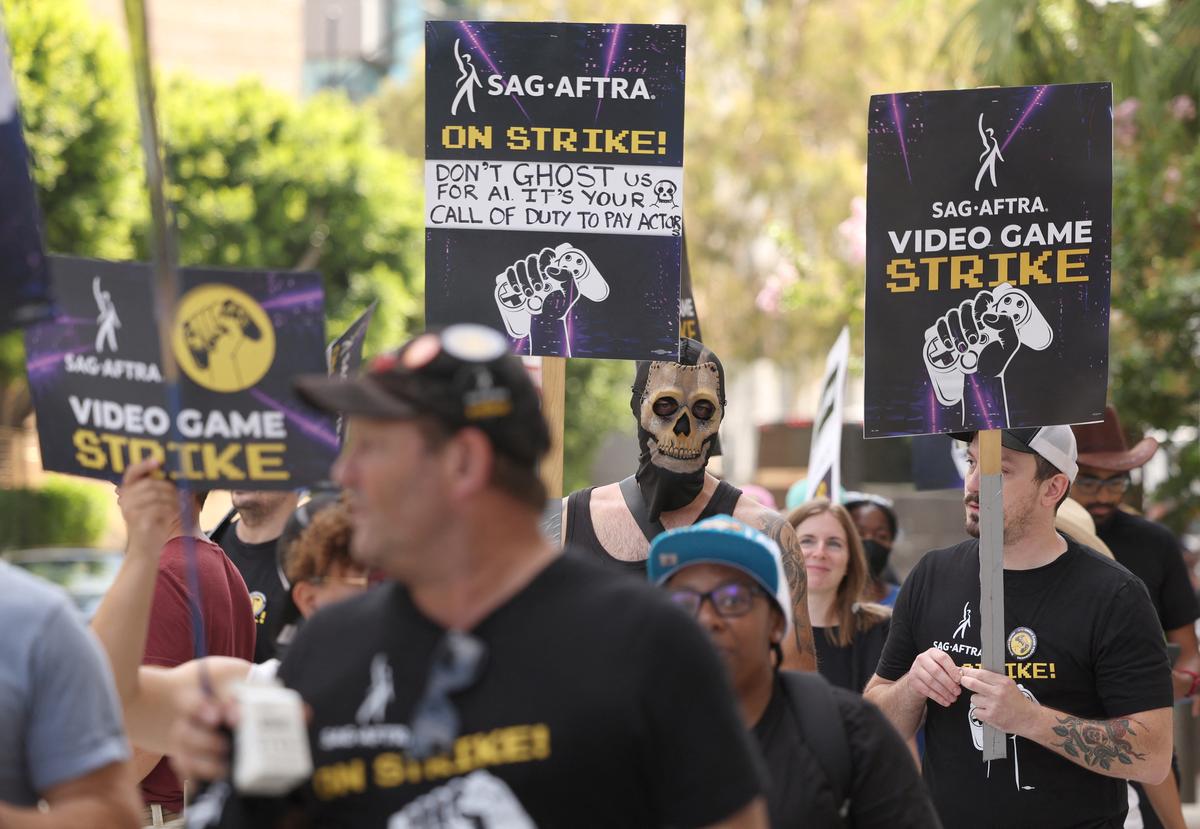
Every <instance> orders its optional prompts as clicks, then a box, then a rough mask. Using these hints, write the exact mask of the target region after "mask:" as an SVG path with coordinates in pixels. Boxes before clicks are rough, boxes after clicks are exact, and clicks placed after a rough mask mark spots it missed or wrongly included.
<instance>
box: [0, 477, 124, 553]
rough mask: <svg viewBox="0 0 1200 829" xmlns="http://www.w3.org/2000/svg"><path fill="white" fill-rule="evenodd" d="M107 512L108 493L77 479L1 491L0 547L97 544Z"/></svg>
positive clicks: (3, 548) (91, 545)
mask: <svg viewBox="0 0 1200 829" xmlns="http://www.w3.org/2000/svg"><path fill="white" fill-rule="evenodd" d="M107 514H108V498H107V497H106V496H105V494H104V493H103V492H102V491H100V490H97V489H96V488H95V487H91V486H87V485H86V484H80V483H75V482H74V481H57V480H56V481H50V482H49V483H47V484H46V485H45V486H44V487H42V488H41V489H5V490H0V550H9V549H23V548H26V547H55V546H64V547H94V546H95V545H96V544H97V542H98V541H99V540H100V536H101V534H102V533H103V532H104V528H105V525H106V522H107Z"/></svg>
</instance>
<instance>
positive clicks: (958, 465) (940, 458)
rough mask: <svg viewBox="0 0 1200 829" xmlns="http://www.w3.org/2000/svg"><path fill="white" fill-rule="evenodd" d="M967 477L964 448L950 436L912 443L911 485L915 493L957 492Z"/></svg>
mask: <svg viewBox="0 0 1200 829" xmlns="http://www.w3.org/2000/svg"><path fill="white" fill-rule="evenodd" d="M966 474H967V444H966V443H964V442H962V441H959V440H954V439H953V438H951V437H950V436H949V435H917V436H916V437H914V438H913V439H912V482H913V485H914V486H915V487H916V489H917V491H918V492H924V491H926V490H931V489H959V490H961V489H962V487H963V479H964V478H965V477H966Z"/></svg>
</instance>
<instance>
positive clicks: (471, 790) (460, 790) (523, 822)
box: [388, 771, 536, 829]
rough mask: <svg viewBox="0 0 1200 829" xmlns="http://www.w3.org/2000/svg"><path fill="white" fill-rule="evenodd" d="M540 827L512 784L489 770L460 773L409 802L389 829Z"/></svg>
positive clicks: (394, 816)
mask: <svg viewBox="0 0 1200 829" xmlns="http://www.w3.org/2000/svg"><path fill="white" fill-rule="evenodd" d="M446 826H478V827H481V829H536V824H535V823H534V822H533V820H532V819H531V818H530V817H529V814H528V813H527V812H526V811H525V809H524V807H523V806H522V805H521V801H519V800H518V799H517V796H516V795H515V794H513V791H512V789H510V788H509V787H508V784H507V783H505V782H504V781H503V780H501V779H500V778H499V777H496V776H495V775H492V774H489V773H488V772H486V771H476V772H472V773H471V774H468V775H467V776H466V777H456V778H454V779H453V780H451V781H450V782H449V783H446V784H445V785H444V786H439V787H438V788H436V789H434V790H433V791H431V792H429V793H428V794H425V795H422V796H421V797H418V798H417V799H416V800H414V801H413V802H412V803H409V804H408V805H407V806H405V807H404V808H403V809H401V810H400V811H399V812H396V814H394V815H392V817H391V820H389V821H388V829H441V827H446Z"/></svg>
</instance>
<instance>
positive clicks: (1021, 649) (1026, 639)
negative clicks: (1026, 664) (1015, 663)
mask: <svg viewBox="0 0 1200 829" xmlns="http://www.w3.org/2000/svg"><path fill="white" fill-rule="evenodd" d="M1036 648H1037V634H1036V633H1034V632H1033V631H1032V630H1030V629H1029V628H1026V627H1019V628H1015V629H1014V630H1013V632H1012V633H1010V634H1008V652H1009V653H1011V654H1012V655H1013V656H1014V657H1016V658H1017V659H1028V658H1029V657H1030V656H1032V655H1033V651H1034V650H1035V649H1036Z"/></svg>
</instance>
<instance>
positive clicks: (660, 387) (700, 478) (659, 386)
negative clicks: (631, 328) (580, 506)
mask: <svg viewBox="0 0 1200 829" xmlns="http://www.w3.org/2000/svg"><path fill="white" fill-rule="evenodd" d="M629 407H630V409H631V410H632V411H633V416H634V417H635V418H637V421H638V430H637V431H638V447H639V449H640V454H639V456H638V469H637V474H636V476H635V477H636V479H637V484H638V488H639V489H640V490H641V491H642V497H643V498H644V499H645V501H646V506H647V507H648V508H649V513H650V520H651V521H657V520H658V517H659V515H660V514H662V513H663V512H669V511H671V510H676V509H679V508H680V507H683V506H686V505H687V504H690V503H691V502H692V501H693V500H695V498H696V496H697V495H699V494H700V490H701V489H703V488H704V468H705V466H707V465H708V459H709V456H710V455H711V454H712V449H713V443H714V441H715V440H716V438H717V430H718V429H720V428H721V421H722V420H723V419H724V417H725V370H724V368H722V367H721V361H720V360H719V359H718V358H717V355H716V354H713V353H712V351H711V350H709V349H708V348H707V347H706V346H705V345H704V344H703V343H699V342H697V341H696V340H691V339H686V338H684V339H681V340H680V341H679V362H674V363H672V362H659V361H654V362H647V361H639V362H638V364H637V373H636V374H635V375H634V380H633V395H632V396H631V397H630V399H629Z"/></svg>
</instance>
